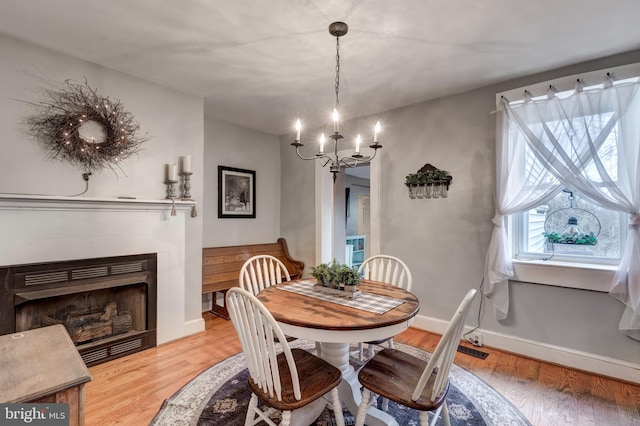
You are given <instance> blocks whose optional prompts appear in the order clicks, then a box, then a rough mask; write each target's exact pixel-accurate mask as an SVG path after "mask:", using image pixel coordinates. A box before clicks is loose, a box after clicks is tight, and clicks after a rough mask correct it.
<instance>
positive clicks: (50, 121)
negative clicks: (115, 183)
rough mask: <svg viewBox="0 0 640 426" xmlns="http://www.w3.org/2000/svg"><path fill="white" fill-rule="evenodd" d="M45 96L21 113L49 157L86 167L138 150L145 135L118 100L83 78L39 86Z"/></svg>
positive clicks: (115, 164) (107, 164)
mask: <svg viewBox="0 0 640 426" xmlns="http://www.w3.org/2000/svg"><path fill="white" fill-rule="evenodd" d="M42 91H43V95H44V96H43V97H44V99H43V100H41V101H40V102H38V103H31V102H30V103H31V104H32V105H33V106H34V107H35V108H36V111H35V113H34V114H32V115H30V116H28V117H27V118H26V119H25V124H26V126H27V130H28V132H29V134H30V135H31V136H32V137H33V138H34V139H35V140H37V141H38V142H39V143H40V144H41V145H42V146H43V148H44V149H45V150H46V151H47V156H48V157H49V158H51V159H59V160H67V161H69V162H70V163H72V164H73V165H75V166H77V167H79V168H82V169H83V170H84V171H86V172H93V171H100V170H102V169H104V168H110V169H111V170H113V171H116V169H117V170H122V169H121V168H120V166H119V163H120V162H121V161H122V160H124V159H126V158H129V157H131V156H132V155H133V154H136V153H137V152H138V151H139V150H140V145H141V144H142V143H143V142H145V141H147V140H149V137H147V135H146V134H145V135H144V136H140V135H138V132H139V130H140V126H139V124H138V123H137V122H136V121H135V120H134V117H133V115H132V114H131V113H130V112H128V111H126V110H125V109H124V106H123V105H122V103H121V102H120V101H119V100H115V99H110V98H109V97H105V96H102V95H99V94H98V93H97V91H96V90H95V89H93V88H92V87H91V86H89V84H88V83H87V81H86V80H85V83H84V84H78V83H75V82H73V81H71V80H66V81H65V82H64V84H62V85H61V86H60V87H59V88H52V89H49V88H45V89H42Z"/></svg>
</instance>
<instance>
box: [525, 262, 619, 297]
mask: <svg viewBox="0 0 640 426" xmlns="http://www.w3.org/2000/svg"><path fill="white" fill-rule="evenodd" d="M616 270H617V267H616V266H611V265H585V264H575V263H567V262H553V261H543V260H516V259H514V260H513V272H514V274H515V276H514V277H513V279H514V280H515V281H522V282H530V283H536V284H545V285H552V286H557V287H567V288H577V289H581V290H591V291H601V292H604V293H608V292H609V289H610V288H611V282H612V281H613V277H614V275H615V273H616Z"/></svg>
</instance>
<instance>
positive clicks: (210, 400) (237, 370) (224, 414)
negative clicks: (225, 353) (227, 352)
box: [151, 340, 531, 426]
mask: <svg viewBox="0 0 640 426" xmlns="http://www.w3.org/2000/svg"><path fill="white" fill-rule="evenodd" d="M291 346H292V347H301V348H303V349H306V350H308V351H310V352H315V345H314V343H313V342H310V341H305V340H296V341H294V342H291ZM396 348H397V349H400V350H402V351H404V352H407V353H410V354H411V355H414V356H416V357H419V358H422V359H428V357H429V353H427V352H425V351H422V350H420V349H416V348H413V347H411V346H407V345H403V344H400V343H396ZM352 349H354V351H355V350H356V348H355V347H354V348H352ZM351 363H352V364H354V366H355V367H356V368H357V367H358V366H359V361H357V360H355V359H352V360H351ZM247 377H248V371H247V368H246V362H245V359H244V355H243V354H242V353H240V354H238V355H234V356H232V357H230V358H227V359H226V360H224V361H222V362H221V363H219V364H216V365H214V366H213V367H210V368H208V369H207V370H205V371H203V372H202V373H201V374H199V375H198V376H197V377H196V378H194V379H193V380H191V381H190V382H189V383H187V384H186V385H185V386H184V387H183V388H182V389H180V390H179V391H178V392H176V393H175V394H174V395H173V396H171V398H169V399H167V400H166V401H165V402H164V403H163V404H162V407H161V408H160V411H159V412H158V414H156V416H155V417H154V419H153V420H152V421H151V425H152V426H183V425H184V426H187V425H189V426H194V425H202V426H204V425H215V426H236V425H244V420H245V415H246V413H247V404H248V403H249V398H250V397H251V393H250V391H249V388H248V386H247ZM451 385H452V386H451V387H450V389H449V393H448V394H447V406H448V408H449V415H450V417H451V424H452V425H460V426H461V425H474V426H475V425H478V426H480V425H489V426H491V425H510V426H520V425H524V426H531V423H529V422H528V421H527V419H526V418H525V417H524V416H523V415H522V413H520V411H518V409H517V408H515V407H514V406H513V405H512V404H511V403H510V402H509V401H508V400H506V399H505V398H504V397H503V396H502V395H500V394H499V393H498V392H497V391H496V390H495V389H493V388H492V387H491V386H490V385H488V384H487V383H485V382H484V381H483V380H482V379H480V378H478V377H477V376H475V375H474V374H473V373H471V372H469V371H467V370H465V369H464V368H462V367H459V366H456V365H454V366H453V368H452V370H451ZM379 403H380V402H379ZM388 412H389V413H390V414H391V415H392V416H393V417H395V418H396V420H397V421H398V424H400V425H403V426H404V425H419V424H420V423H419V421H418V413H417V412H416V411H415V410H412V409H408V408H405V407H402V406H398V405H396V404H394V403H393V402H391V403H390V404H389V410H388ZM344 416H345V424H346V425H353V424H355V419H354V416H353V415H351V413H349V412H348V411H346V410H345V412H344ZM274 421H275V422H276V423H278V422H279V421H280V419H279V418H274ZM264 424H265V423H264V422H261V423H260V425H264ZM438 424H441V422H440V421H439V422H438ZM313 425H315V426H329V425H335V422H334V419H333V413H332V411H331V410H329V409H325V410H324V411H323V412H322V414H321V415H320V417H319V418H318V419H317V420H316V422H315V423H313Z"/></svg>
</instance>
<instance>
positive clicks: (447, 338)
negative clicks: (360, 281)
mask: <svg viewBox="0 0 640 426" xmlns="http://www.w3.org/2000/svg"><path fill="white" fill-rule="evenodd" d="M475 295H476V289H471V290H469V292H468V293H467V295H466V296H465V297H464V299H462V302H461V303H460V306H459V307H458V309H457V310H456V312H455V314H454V315H453V318H451V321H450V322H449V325H448V326H447V329H446V331H445V332H444V334H443V335H442V338H441V339H440V342H438V346H436V349H435V351H434V352H433V355H432V356H431V358H430V359H429V361H428V362H427V361H423V360H421V359H419V358H416V357H414V356H412V355H409V354H407V353H405V352H401V351H399V350H397V349H390V348H388V349H386V348H385V349H383V350H382V351H380V352H378V353H377V354H376V355H375V356H374V357H373V358H371V359H370V360H369V361H367V363H366V364H365V365H364V367H362V369H361V370H360V372H359V373H358V379H359V380H360V384H361V385H362V386H363V391H362V401H361V403H360V406H359V407H358V415H357V417H356V426H362V425H363V424H364V419H365V416H366V413H367V408H368V406H369V399H370V398H371V393H372V392H373V393H375V394H378V395H380V396H382V397H383V398H387V399H389V400H391V401H395V402H396V403H397V404H401V405H404V406H405V407H409V408H413V409H415V410H418V411H420V424H421V425H422V426H425V425H427V424H428V412H429V411H432V412H433V414H434V416H433V419H432V421H431V423H430V424H431V426H433V425H434V424H435V423H436V421H437V419H438V417H439V416H440V415H441V414H442V418H443V421H444V424H445V425H447V426H450V424H451V422H450V419H449V412H448V411H447V403H446V401H445V397H446V396H447V392H448V391H449V371H450V370H451V365H452V364H453V358H454V356H455V354H456V351H457V349H458V345H459V344H460V339H461V338H462V332H463V331H464V321H465V319H466V317H467V313H468V312H469V308H470V307H471V302H472V301H473V298H474V297H475Z"/></svg>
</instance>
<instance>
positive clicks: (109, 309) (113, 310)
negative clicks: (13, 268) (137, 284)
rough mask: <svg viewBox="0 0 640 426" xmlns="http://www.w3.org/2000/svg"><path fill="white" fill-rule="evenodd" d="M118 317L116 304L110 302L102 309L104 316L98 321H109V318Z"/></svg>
mask: <svg viewBox="0 0 640 426" xmlns="http://www.w3.org/2000/svg"><path fill="white" fill-rule="evenodd" d="M117 315H118V306H117V305H116V302H111V303H109V304H108V305H107V306H105V308H104V314H103V315H102V316H101V317H100V321H102V322H104V321H109V320H110V319H111V317H115V316H117Z"/></svg>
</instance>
